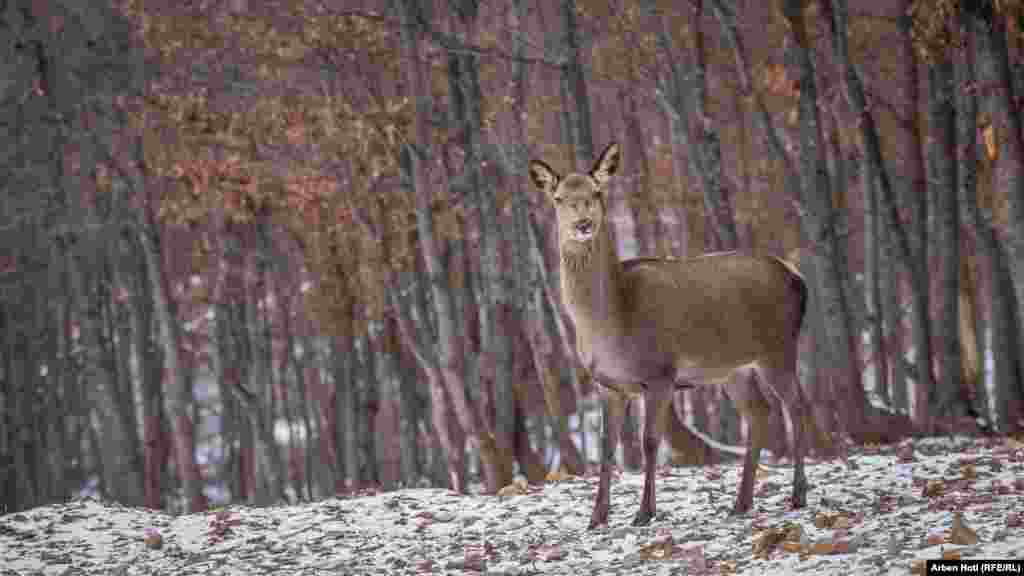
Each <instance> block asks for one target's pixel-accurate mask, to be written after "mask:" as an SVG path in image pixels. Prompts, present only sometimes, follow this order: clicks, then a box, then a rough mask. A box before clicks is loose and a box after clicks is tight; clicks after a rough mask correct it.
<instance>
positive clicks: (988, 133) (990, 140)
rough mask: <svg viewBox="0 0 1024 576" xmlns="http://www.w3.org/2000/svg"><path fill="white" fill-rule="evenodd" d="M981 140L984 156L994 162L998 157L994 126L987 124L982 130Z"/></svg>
mask: <svg viewBox="0 0 1024 576" xmlns="http://www.w3.org/2000/svg"><path fill="white" fill-rule="evenodd" d="M981 138H982V140H983V141H984V142H985V154H986V155H987V156H988V159H989V160H995V159H996V158H997V157H999V147H998V146H996V129H995V126H993V125H992V124H989V125H987V126H985V127H984V128H982V130H981Z"/></svg>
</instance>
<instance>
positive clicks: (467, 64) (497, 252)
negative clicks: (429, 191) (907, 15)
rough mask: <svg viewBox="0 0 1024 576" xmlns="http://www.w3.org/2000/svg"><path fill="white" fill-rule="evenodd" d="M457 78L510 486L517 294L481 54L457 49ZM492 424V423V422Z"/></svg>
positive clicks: (503, 468) (486, 379)
mask: <svg viewBox="0 0 1024 576" xmlns="http://www.w3.org/2000/svg"><path fill="white" fill-rule="evenodd" d="M459 7H460V9H459V10H458V11H457V13H458V15H459V18H460V20H461V21H462V25H463V27H464V29H465V33H466V37H467V38H469V39H471V40H475V39H476V35H477V34H476V27H477V14H478V11H479V6H478V0H460V3H459ZM453 60H454V64H450V66H449V74H450V76H451V77H452V90H451V94H450V98H451V99H452V109H453V112H454V113H453V116H454V120H455V121H456V132H457V133H461V134H462V135H463V137H462V147H463V150H464V152H465V154H466V158H465V163H464V167H463V170H464V174H465V176H467V177H468V185H469V186H468V187H469V190H470V191H471V193H472V195H473V197H474V199H475V204H476V218H477V224H478V226H479V231H480V243H481V246H480V266H479V268H478V270H479V277H478V282H477V285H476V288H477V290H478V293H479V294H480V297H479V298H478V301H479V304H480V306H479V307H478V315H479V329H480V335H481V344H480V355H479V356H480V366H481V369H480V370H479V372H478V374H479V376H480V378H479V386H480V388H482V389H484V390H493V399H494V402H493V413H494V423H493V430H494V439H495V445H496V448H497V451H496V453H495V455H494V458H495V459H496V460H497V466H498V468H497V471H498V473H499V474H500V478H498V479H497V482H498V484H499V485H500V486H504V485H506V484H509V483H511V482H512V479H513V477H512V472H513V459H514V457H515V426H516V425H515V395H514V392H513V390H512V341H511V339H510V338H509V336H508V333H507V330H508V329H509V327H510V325H509V321H510V319H511V316H510V311H511V306H512V304H511V302H510V299H511V294H510V290H509V287H508V286H506V282H505V274H503V269H504V266H503V265H502V264H503V262H502V247H503V246H502V243H503V242H504V236H505V233H504V230H503V223H502V221H501V220H499V218H498V207H497V203H496V202H497V201H496V198H495V190H494V189H493V186H491V185H489V183H487V182H485V180H484V178H483V175H482V174H481V167H482V165H483V163H484V160H485V159H484V157H483V154H482V152H483V147H482V142H481V138H482V136H483V94H482V92H481V89H480V74H479V64H478V62H477V56H476V54H471V53H465V54H460V55H456V54H452V55H450V56H449V62H450V63H451V62H452V61H453ZM488 427H489V428H491V427H492V426H490V422H488Z"/></svg>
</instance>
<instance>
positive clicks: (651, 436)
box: [633, 385, 672, 526]
mask: <svg viewBox="0 0 1024 576" xmlns="http://www.w3.org/2000/svg"><path fill="white" fill-rule="evenodd" d="M671 399H672V396H671V394H669V393H666V390H665V387H664V386H660V385H657V386H651V387H650V388H649V389H648V390H647V391H646V392H644V493H643V497H642V499H641V500H640V509H639V510H637V512H636V516H634V517H633V525H634V526H646V525H647V524H650V522H651V520H653V519H654V514H655V512H656V511H657V510H656V506H655V497H654V484H655V480H654V471H655V468H656V467H657V465H658V445H659V444H660V441H661V434H659V433H658V416H659V414H661V412H662V410H661V408H662V405H663V404H664V403H665V402H668V401H671Z"/></svg>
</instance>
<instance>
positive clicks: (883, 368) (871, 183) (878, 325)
mask: <svg viewBox="0 0 1024 576" xmlns="http://www.w3.org/2000/svg"><path fill="white" fill-rule="evenodd" d="M876 177H877V176H876V173H875V165H874V164H873V163H872V162H868V161H866V162H863V163H862V169H861V185H862V187H863V190H864V200H863V202H864V308H865V311H866V313H867V317H866V318H865V322H867V324H868V334H869V341H868V349H869V352H868V354H866V356H868V357H869V358H870V359H871V367H872V372H873V373H874V392H875V394H877V395H878V396H879V397H880V398H888V397H889V361H888V357H887V353H888V346H887V345H886V340H885V320H884V318H883V314H882V282H881V276H882V265H883V264H882V262H881V261H880V254H881V248H880V243H881V238H882V234H881V232H880V230H879V229H880V220H879V213H878V193H877V188H876V187H875V179H876Z"/></svg>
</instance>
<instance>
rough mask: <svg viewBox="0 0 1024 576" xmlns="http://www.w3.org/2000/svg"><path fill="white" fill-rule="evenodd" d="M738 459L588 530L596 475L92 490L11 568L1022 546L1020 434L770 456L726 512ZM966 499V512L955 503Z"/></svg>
mask: <svg viewBox="0 0 1024 576" xmlns="http://www.w3.org/2000/svg"><path fill="white" fill-rule="evenodd" d="M738 476H739V468H738V465H723V466H716V467H712V468H664V469H662V470H661V471H660V473H659V478H658V516H657V518H656V519H655V520H654V521H653V522H652V523H651V525H650V526H647V527H642V528H636V527H633V526H631V525H630V520H631V519H632V515H633V513H634V512H635V511H636V508H637V506H638V502H639V496H640V487H641V485H642V478H641V476H640V475H639V474H632V473H624V474H622V475H620V476H619V477H618V478H617V479H616V481H615V483H614V485H613V489H612V507H613V508H612V517H611V522H610V523H609V526H608V527H607V528H602V529H599V530H596V531H587V530H586V526H587V521H588V519H589V513H590V506H591V501H592V498H593V495H594V491H595V487H596V478H594V477H587V478H572V477H570V478H558V477H552V478H551V481H550V482H548V483H546V484H545V485H543V486H529V487H525V486H523V485H513V486H510V487H507V488H506V489H505V490H503V493H504V494H503V495H499V496H486V495H468V496H464V495H458V494H455V493H452V492H449V491H446V490H437V489H407V490H401V491H397V492H386V493H378V494H366V495H359V496H355V497H349V498H331V499H328V500H324V501H321V502H315V503H308V504H298V505H292V506H280V507H272V508H248V507H244V506H231V507H228V508H223V509H218V510H213V511H210V512H207V513H203V514H191V515H184V516H178V517H172V516H168V515H165V514H162V513H159V512H152V511H149V510H144V509H137V508H126V507H122V506H118V505H116V504H106V503H101V502H99V501H96V500H91V499H85V500H76V501H72V502H68V503H64V504H56V505H51V506H45V507H40V508H35V509H32V510H27V511H24V512H20V513H15V514H7V515H5V516H0V575H3V576H13V575H18V576H27V575H35V574H46V575H51V574H53V575H56V574H61V575H65V574H66V575H71V574H104V575H124V576H128V575H136V574H138V575H142V574H168V575H175V576H178V575H185V574H203V575H216V574H224V575H234V574H238V575H251V574H310V575H318V574H324V575H326V574H332V575H338V574H341V575H362V574H368V575H369V574H374V575H376V574H474V573H479V574H491V575H498V574H507V575H512V574H517V575H525V574H568V575H583V574H638V575H643V574H657V575H661V574H814V575H816V576H818V575H823V576H824V575H832V574H835V575H839V574H843V575H845V574H910V573H923V572H917V570H920V569H921V568H922V567H921V566H919V565H918V564H917V562H918V561H919V560H920V559H925V558H939V557H941V556H942V555H943V554H945V555H947V556H950V555H957V554H959V555H960V556H961V557H963V558H987V559H992V558H996V559H1005V558H1022V557H1024V444H1022V443H1020V442H1018V441H1016V440H1013V439H1002V438H1000V439H991V440H979V439H966V438H956V439H927V440H919V441H916V442H913V443H911V442H906V443H904V444H901V445H899V446H887V447H882V448H867V449H858V450H857V451H855V453H853V454H852V455H851V456H850V458H849V460H847V461H845V462H844V461H839V460H836V461H830V462H822V463H816V464H814V465H811V466H809V467H808V476H809V480H810V483H811V492H810V495H809V505H808V507H807V508H806V509H804V510H800V511H791V510H789V509H788V506H787V502H786V500H787V496H788V495H789V493H790V486H789V483H790V479H791V472H790V470H789V469H788V468H785V467H783V468H766V469H762V470H761V471H760V472H759V477H758V487H757V493H756V495H755V502H754V505H755V510H754V511H752V512H751V513H750V514H747V515H745V516H742V517H730V516H728V510H729V509H730V507H731V506H732V501H733V497H734V495H735V492H736V487H737V484H738ZM957 513H959V514H957Z"/></svg>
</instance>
